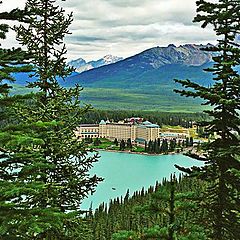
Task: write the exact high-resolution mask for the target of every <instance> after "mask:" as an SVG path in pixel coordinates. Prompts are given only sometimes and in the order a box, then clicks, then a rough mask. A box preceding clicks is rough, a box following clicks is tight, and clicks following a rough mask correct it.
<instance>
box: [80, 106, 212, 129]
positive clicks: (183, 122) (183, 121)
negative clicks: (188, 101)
mask: <svg viewBox="0 0 240 240" xmlns="http://www.w3.org/2000/svg"><path fill="white" fill-rule="evenodd" d="M130 117H141V118H143V119H144V120H148V121H150V122H152V123H157V124H158V125H159V126H162V125H171V126H178V125H179V126H182V127H186V128H189V127H192V123H193V122H199V123H200V122H202V121H207V119H209V116H208V115H207V114H204V113H172V112H169V113H168V112H158V111H154V112H153V111H129V110H127V111H123V110H119V111H114V110H97V109H93V110H91V111H89V112H87V113H86V114H85V115H84V116H83V118H82V123H99V122H100V121H101V120H102V119H104V120H110V121H114V122H118V121H122V120H124V119H127V118H130Z"/></svg>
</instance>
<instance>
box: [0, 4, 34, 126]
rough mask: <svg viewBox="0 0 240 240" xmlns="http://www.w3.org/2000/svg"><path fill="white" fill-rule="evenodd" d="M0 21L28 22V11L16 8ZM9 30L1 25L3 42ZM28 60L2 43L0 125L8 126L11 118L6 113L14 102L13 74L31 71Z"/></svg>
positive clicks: (0, 54) (25, 54)
mask: <svg viewBox="0 0 240 240" xmlns="http://www.w3.org/2000/svg"><path fill="white" fill-rule="evenodd" d="M1 4H2V1H0V6H1ZM0 20H11V21H18V22H19V21H21V22H25V21H27V17H26V11H25V10H20V9H18V8H16V9H13V10H12V11H10V12H1V13H0ZM9 28H10V27H9V25H8V24H5V23H2V24H0V39H1V40H2V41H3V40H5V39H6V34H7V33H8V32H9ZM27 59H29V55H28V54H27V53H26V52H25V51H22V50H21V49H20V48H17V49H16V48H12V49H4V48H1V43H0V125H5V124H6V121H7V119H8V118H9V114H7V111H6V110H7V106H9V104H11V103H12V101H13V99H11V98H8V94H9V91H10V89H11V88H12V86H10V85H9V82H10V83H12V82H14V77H13V76H12V73H16V72H28V71H30V70H31V66H30V65H28V64H26V63H28V61H27ZM24 63H25V64H24Z"/></svg>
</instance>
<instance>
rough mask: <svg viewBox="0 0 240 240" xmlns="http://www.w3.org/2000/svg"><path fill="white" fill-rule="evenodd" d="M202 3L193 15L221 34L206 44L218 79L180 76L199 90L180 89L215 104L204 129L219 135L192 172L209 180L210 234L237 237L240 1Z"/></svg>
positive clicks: (218, 237) (239, 232)
mask: <svg viewBox="0 0 240 240" xmlns="http://www.w3.org/2000/svg"><path fill="white" fill-rule="evenodd" d="M197 6H198V9H197V11H198V12H199V14H198V15H197V16H196V17H195V19H194V21H195V22H202V27H206V26H207V25H213V26H214V31H215V32H216V35H217V36H218V37H219V40H218V45H216V46H214V47H209V48H207V49H204V50H205V51H209V52H213V53H215V57H213V60H214V62H215V63H214V65H213V67H212V68H208V69H206V71H208V72H212V73H213V74H214V80H215V83H214V84H213V85H212V86H211V87H204V86H201V85H199V84H196V83H193V82H191V81H189V80H177V82H179V83H181V84H182V85H183V86H184V87H186V88H192V89H193V90H194V91H191V90H190V91H187V90H177V91H176V92H179V93H181V95H185V96H191V97H194V98H195V97H200V98H202V99H204V100H205V105H210V106H212V110H209V111H206V113H208V114H209V116H210V117H211V119H212V120H211V121H209V122H207V123H206V124H205V126H206V127H205V131H206V132H207V133H208V134H209V135H212V136H214V135H215V136H216V135H217V137H216V138H214V139H213V140H212V141H210V142H209V143H208V144H207V145H206V157H207V158H206V163H207V165H206V166H205V167H204V168H200V169H192V171H188V172H192V174H193V175H198V176H199V177H201V178H204V179H206V180H207V181H209V182H210V185H209V188H208V190H207V192H206V193H205V199H204V200H205V201H204V205H202V206H205V207H206V210H207V211H208V226H210V227H211V228H212V231H210V236H211V238H212V239H216V240H223V239H233V240H235V239H236V240H237V239H239V236H240V207H239V206H240V205H239V194H240V185H239V184H236V183H239V172H240V161H239V153H240V138H239V135H240V128H239V126H240V117H239V110H240V76H239V73H238V72H237V71H236V67H237V66H239V64H240V61H239V59H240V48H239V45H238V44H237V43H236V42H235V38H236V36H237V34H239V33H240V24H239V19H240V2H239V1H236V0H219V2H218V3H211V2H207V1H203V0H200V1H197Z"/></svg>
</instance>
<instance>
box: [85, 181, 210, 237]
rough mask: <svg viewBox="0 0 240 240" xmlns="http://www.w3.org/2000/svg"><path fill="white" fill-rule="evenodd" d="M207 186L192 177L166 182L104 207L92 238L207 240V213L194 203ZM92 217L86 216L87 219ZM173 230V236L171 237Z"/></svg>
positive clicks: (97, 214)
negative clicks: (205, 216) (204, 224)
mask: <svg viewBox="0 0 240 240" xmlns="http://www.w3.org/2000/svg"><path fill="white" fill-rule="evenodd" d="M205 187H206V185H205V183H204V182H202V181H200V180H197V179H193V178H182V177H181V178H180V179H179V181H176V179H174V178H172V181H170V182H169V181H166V180H163V182H162V184H158V183H156V186H155V188H154V187H150V188H149V189H148V190H147V191H144V190H142V191H139V192H135V193H134V194H133V196H132V197H129V196H127V195H128V193H127V194H126V196H127V197H126V196H125V197H124V199H122V198H121V199H115V200H112V201H111V202H110V204H109V207H108V208H107V207H106V205H101V206H100V207H99V208H98V209H97V210H96V212H95V213H94V215H93V218H92V221H93V222H92V226H93V239H94V240H95V239H99V240H101V239H106V240H110V239H116V240H117V239H122V240H128V239H142V240H143V239H152V240H153V239H154V240H155V239H156V240H158V239H165V240H167V239H170V236H171V235H173V236H175V238H172V239H181V240H190V239H192V240H195V239H201V240H206V239H207V238H206V231H205V230H204V228H203V222H202V219H203V217H204V214H205V213H204V211H203V209H201V208H196V206H197V205H196V203H195V201H196V200H198V194H195V193H194V192H199V191H203V189H204V188H205ZM88 218H90V216H88V217H87V219H88ZM171 230H173V233H172V234H171Z"/></svg>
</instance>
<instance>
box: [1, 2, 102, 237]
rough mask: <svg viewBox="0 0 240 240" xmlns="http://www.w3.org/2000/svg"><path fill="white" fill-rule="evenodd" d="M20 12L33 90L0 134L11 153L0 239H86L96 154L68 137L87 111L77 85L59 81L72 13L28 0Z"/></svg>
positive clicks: (4, 180)
mask: <svg viewBox="0 0 240 240" xmlns="http://www.w3.org/2000/svg"><path fill="white" fill-rule="evenodd" d="M25 10H26V11H27V12H28V13H29V14H30V15H29V17H28V24H27V25H21V26H19V27H15V30H16V32H17V38H18V40H19V42H20V43H21V44H22V45H24V46H26V47H27V49H28V52H29V54H30V55H31V56H32V64H33V66H34V70H35V73H34V75H35V76H36V77H37V80H36V81H35V82H33V83H31V84H29V87H35V88H38V90H39V93H38V94H36V95H35V96H34V97H33V98H32V99H31V100H30V101H29V102H28V104H21V103H18V104H17V105H16V106H15V111H16V115H17V116H18V121H19V122H18V124H17V125H14V126H8V127H6V128H5V132H4V134H2V136H1V137H2V139H1V140H2V141H1V145H2V147H4V149H6V151H7V152H8V155H9V157H8V158H6V159H4V160H3V161H2V162H1V171H2V173H3V174H2V178H1V187H2V189H1V190H2V191H1V192H2V193H3V194H2V195H1V206H3V207H4V208H2V209H3V210H2V213H1V231H0V233H1V237H2V238H3V239H12V238H14V237H17V238H18V239H84V233H83V231H85V225H84V224H82V220H81V217H80V216H81V215H80V214H81V213H82V211H81V208H80V204H81V202H82V200H83V199H84V198H85V197H86V196H87V195H88V194H89V193H92V192H93V191H94V188H95V186H96V184H97V183H98V181H99V180H100V178H98V177H96V176H95V175H94V176H90V175H89V173H88V171H89V169H90V168H91V167H92V164H93V163H94V162H95V161H97V156H96V155H93V156H88V155H87V151H86V150H85V146H84V145H83V143H81V142H79V141H77V139H76V137H75V135H74V130H75V129H76V127H77V126H78V124H79V123H80V121H81V116H82V115H83V114H84V113H85V112H86V111H87V109H88V107H85V108H81V107H80V100H79V97H80V92H81V88H80V87H79V86H76V87H75V88H69V89H65V88H63V87H61V86H60V85H59V83H58V81H57V79H58V78H63V79H64V78H65V77H66V76H67V75H68V74H69V73H71V71H72V69H70V68H69V67H68V66H67V65H66V63H65V57H64V55H65V53H66V48H65V46H64V44H63V38H64V36H65V34H68V33H69V32H68V26H69V24H70V23H71V22H72V14H70V15H68V16H65V12H64V10H63V9H62V8H60V7H59V6H57V5H56V1H55V0H36V1H35V0H34V1H33V0H28V1H27V3H26V9H25ZM19 135H21V137H20V138H19V137H18V136H19ZM82 226H83V227H82ZM86 236H87V234H86Z"/></svg>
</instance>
